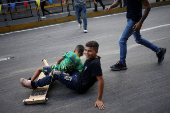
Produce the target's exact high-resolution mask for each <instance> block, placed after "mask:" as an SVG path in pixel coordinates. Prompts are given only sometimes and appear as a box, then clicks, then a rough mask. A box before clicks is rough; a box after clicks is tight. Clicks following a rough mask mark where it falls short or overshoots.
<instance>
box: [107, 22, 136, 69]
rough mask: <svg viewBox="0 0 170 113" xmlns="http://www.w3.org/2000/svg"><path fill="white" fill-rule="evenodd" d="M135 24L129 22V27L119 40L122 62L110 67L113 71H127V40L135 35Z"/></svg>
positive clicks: (127, 26)
mask: <svg viewBox="0 0 170 113" xmlns="http://www.w3.org/2000/svg"><path fill="white" fill-rule="evenodd" d="M132 27H133V23H132V21H131V20H129V19H128V20H127V25H126V27H125V30H124V31H123V34H122V36H121V37H120V39H119V46H120V60H119V62H117V63H116V64H115V65H112V66H110V68H111V69H112V70H113V71H119V70H126V69H127V67H126V54H127V40H128V38H129V37H130V36H131V35H132V33H133V29H132Z"/></svg>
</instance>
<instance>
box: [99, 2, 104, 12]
mask: <svg viewBox="0 0 170 113" xmlns="http://www.w3.org/2000/svg"><path fill="white" fill-rule="evenodd" d="M98 1H99V3H100V5H101V6H102V7H103V10H104V9H105V5H104V4H103V2H102V0H98Z"/></svg>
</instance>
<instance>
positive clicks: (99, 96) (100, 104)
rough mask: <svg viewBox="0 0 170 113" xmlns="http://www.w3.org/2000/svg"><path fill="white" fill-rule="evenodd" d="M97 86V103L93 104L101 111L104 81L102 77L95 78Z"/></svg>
mask: <svg viewBox="0 0 170 113" xmlns="http://www.w3.org/2000/svg"><path fill="white" fill-rule="evenodd" d="M96 78H97V80H98V82H99V84H98V97H97V101H96V102H95V107H98V108H99V109H101V110H103V109H104V108H105V106H104V104H103V102H102V95H103V90H104V79H103V76H96Z"/></svg>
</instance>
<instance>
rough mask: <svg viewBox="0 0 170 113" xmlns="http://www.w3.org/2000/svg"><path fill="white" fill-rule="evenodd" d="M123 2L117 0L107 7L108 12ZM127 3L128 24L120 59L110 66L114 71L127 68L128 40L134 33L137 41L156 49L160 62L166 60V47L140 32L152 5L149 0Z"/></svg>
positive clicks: (120, 44) (121, 42) (131, 0)
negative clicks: (158, 45)
mask: <svg viewBox="0 0 170 113" xmlns="http://www.w3.org/2000/svg"><path fill="white" fill-rule="evenodd" d="M120 3H121V0H116V2H114V3H113V4H112V5H111V6H110V7H107V8H105V12H108V11H109V10H110V9H111V8H115V7H117V6H118V5H119V4H120ZM125 3H126V5H127V15H126V17H127V25H126V28H125V30H124V32H123V34H122V36H121V37H120V40H119V46H120V60H119V61H118V62H117V63H116V64H115V65H113V66H111V67H110V68H111V69H112V70H113V71H119V70H126V69H127V66H126V54H127V40H128V38H129V37H130V36H131V35H132V34H133V36H134V38H135V41H136V43H138V44H141V45H144V46H145V47H148V48H149V49H151V50H152V51H154V52H155V53H156V55H157V57H158V63H161V62H162V61H163V60H164V55H165V53H166V48H159V47H157V46H156V45H154V44H152V43H151V42H149V41H147V40H145V39H144V38H142V36H141V34H140V29H141V27H142V24H143V22H144V21H145V19H146V18H147V16H148V14H149V12H150V9H151V5H150V3H149V2H148V0H125ZM142 4H143V5H144V6H145V11H144V14H143V15H142Z"/></svg>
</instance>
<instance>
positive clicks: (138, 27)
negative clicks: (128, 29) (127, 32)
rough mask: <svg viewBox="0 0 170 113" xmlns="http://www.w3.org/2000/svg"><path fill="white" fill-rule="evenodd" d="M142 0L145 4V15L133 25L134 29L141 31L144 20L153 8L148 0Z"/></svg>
mask: <svg viewBox="0 0 170 113" xmlns="http://www.w3.org/2000/svg"><path fill="white" fill-rule="evenodd" d="M142 2H143V4H144V6H145V11H144V13H143V16H142V18H141V19H140V21H139V22H138V23H137V24H135V25H134V26H133V29H134V31H140V29H141V27H142V24H143V22H144V21H145V19H146V18H147V16H148V14H149V12H150V10H151V5H150V3H149V2H148V0H142Z"/></svg>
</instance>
